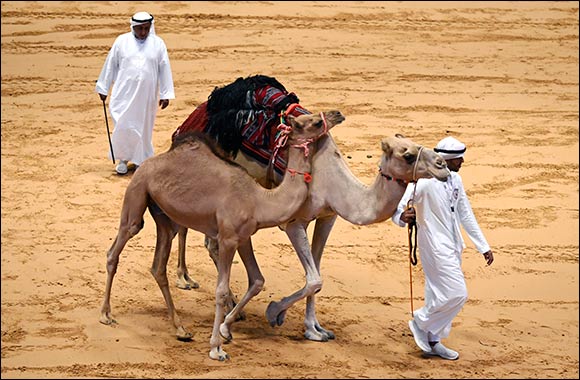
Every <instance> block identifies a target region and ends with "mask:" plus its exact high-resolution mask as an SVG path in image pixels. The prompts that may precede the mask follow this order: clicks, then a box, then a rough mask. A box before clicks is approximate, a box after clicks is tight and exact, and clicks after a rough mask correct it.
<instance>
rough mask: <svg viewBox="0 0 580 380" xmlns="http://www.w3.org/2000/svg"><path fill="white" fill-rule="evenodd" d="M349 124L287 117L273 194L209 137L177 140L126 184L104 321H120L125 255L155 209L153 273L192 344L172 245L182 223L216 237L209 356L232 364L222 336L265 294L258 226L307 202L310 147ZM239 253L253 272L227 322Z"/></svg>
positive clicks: (330, 118)
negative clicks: (177, 293) (281, 169)
mask: <svg viewBox="0 0 580 380" xmlns="http://www.w3.org/2000/svg"><path fill="white" fill-rule="evenodd" d="M343 120H344V117H343V116H342V114H341V113H340V112H338V111H330V112H327V113H321V114H320V115H302V116H299V117H296V118H294V117H293V116H289V118H288V121H289V124H290V125H284V124H280V130H279V132H280V133H279V135H278V140H277V141H278V145H277V146H278V147H279V148H280V149H286V150H287V151H288V170H287V171H286V174H285V175H284V178H283V180H282V182H281V183H280V185H279V186H278V187H276V188H275V189H265V188H264V187H262V186H260V185H259V184H258V183H257V182H256V181H255V180H254V179H253V178H252V177H251V176H250V175H248V173H247V172H246V171H245V169H243V168H242V167H240V166H239V165H236V164H233V163H232V162H231V161H230V160H227V159H225V158H223V157H222V158H220V157H218V156H217V155H216V153H217V150H216V149H215V147H214V148H213V149H212V146H211V144H207V141H206V140H208V141H209V139H208V138H207V136H205V135H197V134H195V133H186V134H183V135H181V136H179V137H178V138H176V139H175V140H174V141H173V143H172V146H171V148H170V149H169V150H168V151H167V152H164V153H162V154H160V155H158V156H153V157H151V158H149V159H147V160H146V161H145V162H144V163H143V164H142V165H141V166H140V167H139V168H138V169H137V170H136V171H135V173H134V175H133V178H132V179H131V182H130V183H129V185H128V186H127V190H126V192H125V197H124V200H123V207H122V211H121V221H120V225H119V229H118V232H117V236H116V238H115V241H114V242H113V244H112V246H111V248H110V249H109V251H108V253H107V282H106V289H105V296H104V300H103V305H102V308H101V317H100V322H101V323H103V324H107V325H109V324H112V323H114V322H115V321H114V319H113V317H112V315H111V306H110V297H111V288H112V283H113V278H114V276H115V273H116V271H117V266H118V263H119V256H120V254H121V251H122V250H123V248H124V246H125V245H126V243H127V241H128V240H129V239H130V238H131V237H133V236H135V235H136V234H137V233H138V232H139V231H140V230H141V229H142V228H143V214H144V213H145V210H146V209H147V208H149V211H150V213H151V214H152V216H153V219H154V220H155V224H156V227H157V241H156V245H155V255H154V259H153V265H152V267H151V273H152V274H153V277H154V278H155V280H156V281H157V284H158V285H159V288H160V289H161V292H162V294H163V297H164V299H165V302H166V304H167V308H168V313H169V318H170V321H171V323H172V324H173V326H174V327H175V329H176V335H177V338H178V339H180V340H187V339H190V338H191V337H192V334H191V333H189V332H187V331H186V330H185V328H184V326H183V324H182V322H181V320H180V318H179V316H178V314H177V311H176V308H175V306H174V303H173V299H172V297H171V293H170V291H169V286H168V281H167V261H168V259H169V253H170V251H171V242H172V240H173V238H174V237H175V234H176V233H177V229H178V226H185V227H187V228H191V229H194V230H197V231H199V232H202V233H204V234H205V235H206V236H208V237H211V238H213V239H216V240H217V242H218V244H219V252H218V253H217V260H216V263H217V269H218V281H217V286H216V312H215V319H214V325H213V330H212V335H211V338H210V352H209V356H210V358H212V359H216V360H225V359H228V358H229V356H228V354H227V353H226V352H225V351H224V350H223V349H222V339H221V337H220V335H221V336H223V337H225V338H226V339H231V334H230V332H229V326H230V325H231V323H232V321H233V320H234V319H235V317H236V314H237V312H238V310H240V309H242V308H243V306H244V305H245V304H246V303H247V302H248V301H249V300H250V299H251V298H252V297H253V296H254V295H256V294H257V293H258V292H259V291H260V290H261V289H262V286H263V283H264V278H263V276H262V274H261V273H260V269H259V267H258V264H257V262H256V259H255V257H254V252H253V249H252V246H251V240H250V236H251V235H253V234H254V233H255V232H256V231H257V230H258V229H261V228H266V227H272V226H277V225H279V224H281V223H283V222H285V221H286V220H288V219H289V218H290V217H291V216H292V215H294V214H295V213H296V210H297V209H298V208H299V207H300V205H301V204H302V203H303V202H304V200H305V199H306V196H307V192H308V183H307V182H310V179H311V178H312V177H311V176H310V170H311V160H312V158H313V153H314V152H312V149H315V146H314V145H315V144H312V143H313V142H314V141H315V140H316V139H318V138H319V137H320V136H322V135H324V134H326V133H327V131H328V129H329V128H332V127H333V126H334V125H337V124H339V123H341V122H342V121H343ZM212 144H213V143H212ZM184 178H187V181H184ZM236 250H238V252H239V253H240V256H241V258H242V261H243V263H244V265H245V267H246V270H247V271H248V280H249V286H248V291H247V292H246V294H245V295H244V296H243V297H242V299H241V300H240V302H239V303H238V304H237V305H236V307H235V308H234V309H233V310H232V311H231V312H230V313H229V314H228V315H227V316H225V320H224V315H225V299H226V297H227V295H228V291H229V280H230V271H231V265H232V259H233V256H234V254H235V252H236ZM222 321H223V323H222ZM220 325H221V326H220Z"/></svg>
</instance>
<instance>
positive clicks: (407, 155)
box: [403, 153, 415, 165]
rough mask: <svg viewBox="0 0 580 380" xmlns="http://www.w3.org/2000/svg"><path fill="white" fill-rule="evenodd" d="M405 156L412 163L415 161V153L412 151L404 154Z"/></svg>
mask: <svg viewBox="0 0 580 380" xmlns="http://www.w3.org/2000/svg"><path fill="white" fill-rule="evenodd" d="M403 158H404V159H405V161H406V162H407V163H408V164H409V165H411V164H412V163H413V162H415V155H414V154H411V153H405V154H403Z"/></svg>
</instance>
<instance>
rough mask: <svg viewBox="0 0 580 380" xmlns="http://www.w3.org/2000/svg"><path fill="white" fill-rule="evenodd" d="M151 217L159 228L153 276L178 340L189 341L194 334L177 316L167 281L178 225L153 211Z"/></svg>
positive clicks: (152, 270)
mask: <svg viewBox="0 0 580 380" xmlns="http://www.w3.org/2000/svg"><path fill="white" fill-rule="evenodd" d="M151 215H152V216H153V219H154V220H155V224H156V226H157V242H156V244H155V256H154V257H153V264H152V265H151V274H152V275H153V277H154V278H155V281H157V285H159V289H161V293H162V294H163V298H164V299H165V304H166V305H167V312H168V315H169V319H170V321H171V323H172V324H173V326H174V327H175V331H176V336H177V339H178V340H182V341H189V340H191V337H192V336H193V334H191V333H190V332H188V331H186V330H185V327H183V323H182V322H181V318H179V315H178V314H177V310H176V308H175V304H174V303H173V298H172V297H171V292H170V291H169V281H168V280H167V261H168V260H169V254H170V253H171V242H172V240H173V238H174V237H175V234H176V233H177V229H178V227H179V226H178V225H177V224H175V223H174V222H173V221H172V220H171V219H169V217H167V215H165V214H163V213H160V212H157V211H152V212H151Z"/></svg>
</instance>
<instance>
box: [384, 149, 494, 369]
mask: <svg viewBox="0 0 580 380" xmlns="http://www.w3.org/2000/svg"><path fill="white" fill-rule="evenodd" d="M466 149H467V148H466V146H465V144H463V143H462V142H460V141H458V140H457V139H455V138H453V137H446V138H444V139H443V140H441V141H439V143H438V144H437V146H436V147H435V149H434V151H435V152H437V153H438V154H439V155H441V157H443V159H445V161H446V162H447V167H448V169H449V170H450V172H449V177H448V178H447V181H446V182H441V181H438V180H437V179H434V178H430V179H421V180H419V181H417V184H416V188H415V189H413V186H408V187H407V190H406V192H405V194H404V195H403V198H402V199H401V201H400V202H399V205H398V207H397V211H396V212H395V213H394V214H393V216H392V218H391V219H392V220H393V222H394V223H395V224H397V225H398V226H400V227H405V226H406V223H412V222H413V221H415V222H416V224H417V239H418V240H417V241H418V244H417V245H418V248H419V252H420V257H421V263H422V265H423V272H424V273H425V305H424V306H423V307H421V308H419V309H418V310H415V311H413V319H411V320H410V321H409V328H410V329H411V332H412V333H413V337H414V339H415V343H416V344H417V346H419V348H421V350H423V352H424V353H425V354H426V355H432V356H440V357H442V358H443V359H447V360H456V359H458V358H459V353H458V352H456V351H454V350H451V349H449V348H447V347H445V346H444V345H443V344H442V343H441V339H443V338H447V337H448V336H449V332H450V331H451V322H452V320H453V318H455V316H456V315H457V314H458V313H459V311H461V309H462V308H463V305H464V304H465V302H466V301H467V287H466V284H465V277H464V275H463V271H462V269H461V254H462V252H463V249H464V248H465V243H464V241H463V238H462V236H461V231H460V228H459V226H460V225H461V226H463V228H464V230H465V232H466V233H467V235H468V236H469V238H470V239H471V241H472V242H473V243H474V244H475V247H476V249H477V250H478V251H479V252H480V253H481V254H482V255H483V257H484V259H485V261H486V263H487V265H491V263H492V262H493V252H492V251H491V249H490V247H489V244H488V243H487V241H486V239H485V237H484V236H483V233H482V232H481V229H480V228H479V225H478V223H477V221H476V219H475V215H474V214H473V211H472V209H471V205H470V203H469V199H468V198H467V195H466V193H465V189H464V188H463V182H462V180H461V176H460V175H459V173H458V172H459V169H460V168H461V165H462V164H463V156H464V154H465V151H466ZM413 194H414V195H413ZM413 196H414V198H413V199H412V201H413V203H414V204H415V205H416V209H415V208H413V207H407V204H408V201H409V200H410V199H411V197H413Z"/></svg>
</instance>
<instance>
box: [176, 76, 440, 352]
mask: <svg viewBox="0 0 580 380" xmlns="http://www.w3.org/2000/svg"><path fill="white" fill-rule="evenodd" d="M266 78H267V77H266ZM247 79H252V78H247ZM259 79H260V80H261V81H260V82H259V83H258V84H257V85H256V84H254V83H252V85H249V86H247V88H244V89H243V90H245V91H246V92H244V91H239V90H237V88H235V87H234V89H235V90H236V91H237V94H236V93H235V92H236V91H230V93H229V94H228V95H229V96H230V97H234V96H233V95H235V96H237V97H240V98H242V99H248V98H251V97H252V95H251V94H249V92H250V91H254V92H258V90H259V89H261V88H266V89H267V90H268V91H270V92H272V91H274V90H275V89H276V88H278V89H279V90H280V91H279V92H281V93H283V94H284V95H286V96H287V98H289V99H290V100H289V101H287V102H284V101H280V102H279V103H275V104H273V106H272V108H273V109H274V110H275V111H276V112H277V111H278V109H276V108H275V107H276V106H278V105H279V104H280V103H282V104H283V105H284V107H278V108H286V107H288V108H290V107H289V105H288V103H289V102H290V101H292V102H295V101H298V99H297V97H295V95H294V94H293V93H288V92H286V90H285V89H284V87H283V86H281V85H280V84H279V83H278V82H277V81H274V82H268V81H267V79H264V78H263V77H262V76H260V78H259ZM239 81H240V79H238V80H237V81H236V82H234V83H233V84H236V83H237V82H239ZM233 84H232V85H233ZM232 85H228V86H225V87H224V88H222V89H218V90H221V91H222V92H221V93H219V94H218V95H219V98H218V99H220V98H222V97H223V98H226V97H227V96H226V95H224V94H223V92H224V90H226V89H228V87H230V86H232ZM260 86H261V87H260ZM215 92H216V91H215V90H214V92H213V93H212V96H210V98H209V101H208V102H207V103H208V104H207V107H208V110H209V111H212V109H214V110H215V109H216V108H219V107H224V105H223V104H220V105H213V106H212V104H211V101H212V97H213V95H214V93H215ZM232 93H234V94H233V95H232ZM240 93H241V94H242V95H240ZM247 93H248V94H247ZM270 95H271V94H270ZM271 97H272V98H274V96H273V95H271ZM254 98H255V96H254ZM280 98H281V96H280ZM239 103H243V102H239ZM254 103H256V102H255V101H254ZM263 103H264V102H263ZM232 104H233V105H234V106H235V105H236V102H235V101H233V102H232ZM245 106H246V107H247V106H248V105H245ZM269 106H270V104H269V103H268V104H265V106H264V104H259V107H258V108H259V109H263V108H268V107H269ZM205 107H206V106H205V103H204V104H202V105H201V106H200V107H198V108H197V109H196V110H194V112H193V113H192V114H191V115H190V117H189V118H188V120H187V121H186V123H184V124H183V125H182V127H180V128H179V129H178V130H177V131H176V134H177V135H178V134H179V131H180V129H187V128H183V127H189V126H190V125H194V128H199V127H200V126H202V125H203V124H204V123H208V118H207V112H206V110H205ZM240 108H241V107H240ZM221 112H222V114H226V115H236V114H238V115H239V112H245V111H244V110H243V109H242V110H237V109H235V107H232V109H231V110H230V109H226V110H222V111H221ZM247 112H253V111H247ZM211 121H212V120H211V118H209V123H210V124H211ZM230 125H231V124H230ZM211 127H213V129H214V131H210V132H209V134H210V135H213V136H212V137H214V138H217V139H218V141H220V140H221V142H222V144H224V142H225V141H224V140H226V139H225V138H224V137H225V136H226V135H227V133H225V132H224V133H223V134H222V135H221V136H216V135H215V134H216V131H215V130H216V129H217V128H215V126H213V125H212V126H211ZM230 135H231V133H230ZM236 138H238V139H240V138H241V137H240V136H239V135H237V136H236ZM232 140H235V139H232ZM226 141H227V143H229V145H230V146H231V145H232V144H233V143H232V142H231V140H226ZM227 145H228V144H226V146H227ZM317 145H318V146H317V154H316V156H315V157H314V158H313V161H312V173H313V175H314V177H313V180H312V183H311V184H310V187H309V191H308V198H307V199H306V201H305V202H304V203H303V204H302V206H301V207H300V208H299V209H298V210H297V212H296V213H295V214H294V215H293V216H292V219H291V221H289V222H288V223H286V224H284V226H281V228H283V229H284V230H285V232H286V234H287V235H288V238H289V239H290V241H291V243H292V245H293V247H294V249H295V251H296V253H297V254H298V257H299V259H300V262H301V264H302V266H303V267H304V270H305V272H306V284H305V285H304V287H303V288H302V289H300V290H298V291H296V292H294V293H293V294H291V295H290V296H287V297H284V298H282V299H281V300H280V301H279V302H274V301H272V302H270V304H269V305H268V307H267V309H266V318H267V320H268V322H269V323H270V325H271V326H280V325H282V324H283V323H284V318H285V315H286V312H287V310H288V308H290V307H291V306H292V305H293V304H294V303H296V302H298V301H299V300H301V299H303V298H307V304H306V315H305V319H304V326H305V332H304V336H305V337H306V338H307V339H309V340H313V341H321V342H325V341H328V340H329V339H334V338H335V335H334V333H333V332H332V331H330V330H327V329H325V328H323V327H322V326H321V325H320V323H319V322H318V319H317V317H316V310H315V294H316V293H317V292H319V291H320V290H321V289H322V277H321V275H320V261H321V258H322V253H323V250H324V246H325V244H326V241H327V240H328V237H329V235H330V232H331V230H332V227H333V226H334V223H335V221H336V218H337V216H340V217H342V218H343V219H345V220H347V221H349V222H351V223H353V224H357V225H369V224H373V223H378V222H382V221H385V220H387V219H388V218H390V217H391V216H392V214H393V213H394V211H395V210H396V208H397V205H398V203H399V201H400V200H401V198H402V196H403V194H404V192H405V189H406V186H407V184H408V183H410V182H413V181H416V180H417V179H419V178H431V177H435V178H437V179H439V180H441V181H445V180H446V179H447V175H448V170H447V166H446V164H445V160H443V159H442V158H441V157H440V156H439V155H438V154H437V153H435V152H434V151H433V150H432V149H429V148H426V147H423V146H421V145H418V144H417V143H415V142H413V141H412V140H410V139H408V138H405V137H403V136H402V135H396V136H395V137H388V138H386V139H383V140H382V141H381V149H382V156H381V159H380V165H379V172H378V173H377V176H376V178H375V180H374V182H373V184H372V185H370V186H366V185H365V184H363V183H362V182H361V181H360V180H359V179H358V178H356V176H354V174H352V172H351V171H350V169H349V167H348V165H347V163H346V161H345V160H344V158H343V156H342V153H341V152H340V150H339V148H338V146H337V145H336V143H335V142H334V140H333V138H332V136H331V135H330V134H328V135H325V136H323V137H321V138H320V139H319V140H318V144H317ZM222 146H223V145H222ZM230 150H231V149H230ZM234 153H235V154H236V156H235V161H236V162H238V163H239V164H240V165H242V166H243V167H245V168H246V169H247V170H248V172H249V173H250V175H252V176H253V177H254V178H256V179H257V180H258V181H260V182H261V183H262V184H263V185H265V186H266V185H267V182H268V181H267V180H268V176H267V173H268V170H267V169H268V165H267V164H264V163H263V162H260V161H259V160H258V159H256V156H255V155H252V154H251V153H252V152H251V151H248V150H243V149H240V150H238V151H235V152H234ZM280 179H281V176H280V174H279V173H276V176H275V182H276V183H279V181H280ZM314 220H315V221H316V222H315V228H314V234H313V236H312V244H311V245H310V244H309V241H308V235H307V228H308V226H309V224H310V223H311V222H312V221H314ZM186 236H187V228H181V229H180V230H179V259H178V268H177V274H178V280H177V286H178V287H180V288H184V289H188V288H195V287H197V286H198V284H197V282H196V281H194V280H193V279H192V278H191V277H190V275H189V272H188V269H187V266H186V263H185V245H186V244H185V243H186ZM205 246H206V248H207V249H208V251H209V254H210V256H211V257H212V259H213V260H214V262H216V260H217V256H218V249H219V244H218V242H216V241H215V239H212V238H211V237H208V236H206V238H205ZM227 304H228V307H229V308H231V307H233V306H234V305H235V301H234V298H233V295H232V294H231V292H230V293H229V296H228V301H227Z"/></svg>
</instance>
